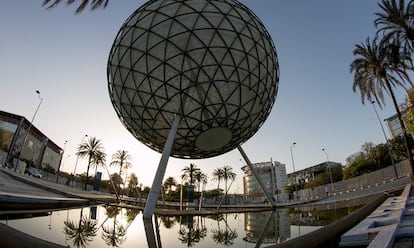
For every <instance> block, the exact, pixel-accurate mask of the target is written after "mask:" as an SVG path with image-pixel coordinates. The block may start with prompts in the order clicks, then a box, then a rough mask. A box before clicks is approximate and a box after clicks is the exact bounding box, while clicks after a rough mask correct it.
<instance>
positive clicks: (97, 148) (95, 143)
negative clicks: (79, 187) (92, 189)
mask: <svg viewBox="0 0 414 248" xmlns="http://www.w3.org/2000/svg"><path fill="white" fill-rule="evenodd" d="M104 153H105V152H104V148H103V146H102V143H101V140H99V139H97V138H96V137H90V138H89V140H88V141H87V142H83V143H82V144H80V145H79V146H78V152H77V153H76V155H77V156H79V157H80V158H84V157H88V169H87V170H86V178H89V168H90V166H91V165H92V164H93V163H94V161H98V160H99V159H101V158H102V157H104V155H103V154H104ZM85 190H86V184H85Z"/></svg>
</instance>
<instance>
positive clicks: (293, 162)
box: [290, 142, 298, 198]
mask: <svg viewBox="0 0 414 248" xmlns="http://www.w3.org/2000/svg"><path fill="white" fill-rule="evenodd" d="M295 145H296V142H293V143H292V146H291V147H290V156H291V157H292V166H293V175H294V176H295V193H296V194H298V186H297V183H296V175H295V172H296V170H295V161H294V160H293V147H294V146H295ZM293 198H295V195H293Z"/></svg>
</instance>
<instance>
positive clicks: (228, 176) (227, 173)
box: [222, 165, 236, 197]
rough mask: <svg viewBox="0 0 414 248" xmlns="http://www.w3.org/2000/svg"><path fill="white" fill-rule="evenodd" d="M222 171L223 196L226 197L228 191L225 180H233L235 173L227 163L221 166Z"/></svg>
mask: <svg viewBox="0 0 414 248" xmlns="http://www.w3.org/2000/svg"><path fill="white" fill-rule="evenodd" d="M222 171H223V180H224V187H225V189H224V192H225V194H224V197H227V192H228V190H229V189H228V188H227V181H228V180H231V181H234V180H235V179H236V173H234V172H233V168H232V167H231V166H229V165H225V166H223V168H222Z"/></svg>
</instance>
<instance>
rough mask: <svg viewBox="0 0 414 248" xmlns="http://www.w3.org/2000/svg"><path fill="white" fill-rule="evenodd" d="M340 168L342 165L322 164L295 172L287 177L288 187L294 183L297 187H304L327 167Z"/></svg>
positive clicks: (334, 163) (333, 163)
mask: <svg viewBox="0 0 414 248" xmlns="http://www.w3.org/2000/svg"><path fill="white" fill-rule="evenodd" d="M337 166H340V167H342V164H340V163H336V162H331V161H329V162H323V163H320V164H317V165H314V166H311V167H308V168H306V169H303V170H299V171H295V172H293V173H290V174H289V175H288V185H293V184H294V183H295V182H296V183H297V184H298V185H304V184H306V183H307V182H309V181H312V180H314V179H315V177H317V176H318V175H320V174H322V173H324V172H325V171H326V170H327V169H328V168H329V167H330V168H332V167H337Z"/></svg>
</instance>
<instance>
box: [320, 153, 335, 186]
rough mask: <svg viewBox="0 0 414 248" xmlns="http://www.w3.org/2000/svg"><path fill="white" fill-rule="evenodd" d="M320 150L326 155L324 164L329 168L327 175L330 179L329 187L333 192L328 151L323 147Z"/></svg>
mask: <svg viewBox="0 0 414 248" xmlns="http://www.w3.org/2000/svg"><path fill="white" fill-rule="evenodd" d="M322 151H323V152H324V153H325V155H326V166H327V167H328V169H329V177H330V179H331V188H332V192H333V191H334V186H333V180H332V169H331V166H329V156H328V152H326V150H325V148H322Z"/></svg>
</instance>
